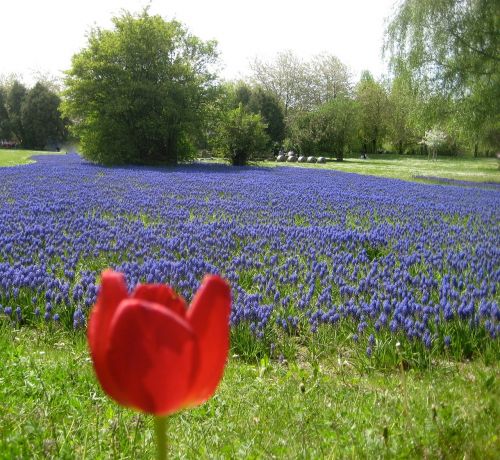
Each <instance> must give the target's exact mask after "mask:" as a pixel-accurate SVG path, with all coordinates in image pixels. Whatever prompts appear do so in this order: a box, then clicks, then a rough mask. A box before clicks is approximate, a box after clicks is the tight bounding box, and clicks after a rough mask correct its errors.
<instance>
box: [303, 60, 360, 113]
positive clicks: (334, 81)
mask: <svg viewBox="0 0 500 460" xmlns="http://www.w3.org/2000/svg"><path fill="white" fill-rule="evenodd" d="M309 74H310V82H311V85H310V90H309V91H310V100H311V102H312V103H313V104H314V105H315V106H320V105H322V104H324V103H325V102H329V101H331V100H332V99H335V98H337V97H348V96H349V95H350V94H351V75H350V73H349V70H348V68H347V66H346V65H345V64H344V63H343V62H342V61H341V60H340V59H339V58H338V57H336V56H333V55H330V54H319V55H317V56H314V57H313V58H312V60H311V63H310V64H309Z"/></svg>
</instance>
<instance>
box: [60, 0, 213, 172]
mask: <svg viewBox="0 0 500 460" xmlns="http://www.w3.org/2000/svg"><path fill="white" fill-rule="evenodd" d="M113 24H114V29H113V30H102V29H94V30H93V31H92V32H91V34H90V36H89V40H88V46H87V48H85V49H83V50H82V51H81V52H79V53H78V54H76V55H75V56H73V60H72V68H71V69H70V70H69V71H68V72H67V77H66V81H65V84H66V90H65V92H64V102H63V105H62V109H63V113H64V115H65V116H67V117H68V118H70V119H72V120H73V122H74V126H73V132H74V133H75V134H76V135H77V136H78V137H79V138H80V146H81V150H82V152H83V154H84V155H85V156H86V157H87V158H89V159H90V160H93V161H97V162H102V163H106V164H111V163H136V164H153V163H170V164H175V163H177V162H178V161H180V160H186V159H189V158H190V156H191V154H192V152H193V149H192V143H193V139H194V138H195V137H196V135H197V134H198V132H199V130H200V129H201V125H202V121H203V116H204V114H205V106H206V104H207V101H208V97H209V94H210V90H211V83H212V81H213V79H214V76H213V75H212V74H211V73H210V71H209V69H210V65H211V64H212V63H213V62H214V60H215V58H216V53H215V43H214V42H203V41H201V40H200V39H198V38H196V37H194V36H192V35H190V34H188V32H187V31H186V29H185V28H184V27H183V26H182V25H181V24H180V23H179V22H177V21H170V22H168V21H165V20H164V19H162V18H161V17H160V16H150V15H149V14H148V11H147V9H146V10H144V11H143V12H142V13H141V14H139V15H137V16H133V15H132V14H130V13H123V14H122V15H121V16H119V17H115V18H114V19H113Z"/></svg>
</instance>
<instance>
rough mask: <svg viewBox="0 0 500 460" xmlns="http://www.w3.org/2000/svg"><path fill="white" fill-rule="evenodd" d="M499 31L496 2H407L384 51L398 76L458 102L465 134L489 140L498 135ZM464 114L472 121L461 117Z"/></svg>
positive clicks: (499, 12) (391, 26)
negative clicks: (488, 135) (492, 131)
mask: <svg viewBox="0 0 500 460" xmlns="http://www.w3.org/2000/svg"><path fill="white" fill-rule="evenodd" d="M499 30H500V3H499V2H498V0H404V1H402V2H401V3H400V5H399V8H398V9H397V11H396V14H395V15H394V17H393V18H392V20H391V22H390V23H389V26H388V28H387V31H386V42H385V50H386V52H388V53H389V54H390V56H391V65H392V69H393V71H394V72H395V74H396V75H401V74H407V75H409V76H410V77H411V78H412V79H413V80H414V81H416V82H418V84H419V85H420V86H421V87H422V88H425V90H426V91H427V95H429V94H430V95H435V94H437V95H439V96H441V97H447V98H450V99H451V100H452V101H453V102H456V103H457V104H456V106H455V107H456V111H455V114H457V116H458V117H456V118H458V119H461V121H462V129H463V130H465V131H470V132H471V133H475V136H476V137H477V135H478V133H482V134H483V135H484V136H485V135H486V132H485V130H486V129H499V130H500V120H499V115H498V114H499V113H500V33H499ZM464 109H465V110H466V111H467V112H468V114H469V115H468V116H466V117H461V116H460V115H461V114H463V113H464ZM495 127H496V128H495ZM476 140H477V139H476Z"/></svg>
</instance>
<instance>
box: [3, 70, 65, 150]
mask: <svg viewBox="0 0 500 460" xmlns="http://www.w3.org/2000/svg"><path fill="white" fill-rule="evenodd" d="M59 93H60V91H59V90H58V88H57V86H56V85H55V84H54V83H53V82H51V81H49V80H43V79H42V80H40V81H38V82H37V83H36V84H35V85H34V86H32V87H31V88H28V87H26V86H25V85H24V84H23V83H22V82H21V81H19V80H18V79H16V78H10V79H6V80H3V81H0V141H6V143H11V145H18V146H21V147H24V148H27V149H34V150H43V149H56V148H60V147H61V144H62V143H63V142H64V141H65V140H66V139H67V137H68V129H67V126H68V120H65V119H63V118H62V116H61V113H60V111H59V106H60V104H61V98H60V96H59Z"/></svg>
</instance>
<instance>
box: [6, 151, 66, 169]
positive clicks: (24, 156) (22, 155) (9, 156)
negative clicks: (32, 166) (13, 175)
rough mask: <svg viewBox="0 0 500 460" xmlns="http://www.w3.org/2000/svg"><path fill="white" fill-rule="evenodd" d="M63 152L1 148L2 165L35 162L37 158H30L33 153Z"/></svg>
mask: <svg viewBox="0 0 500 460" xmlns="http://www.w3.org/2000/svg"><path fill="white" fill-rule="evenodd" d="M62 153H63V152H46V151H36V150H12V149H0V167H1V166H17V165H26V164H29V163H34V162H35V160H32V159H31V158H30V157H31V156H32V155H61V154H62Z"/></svg>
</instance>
